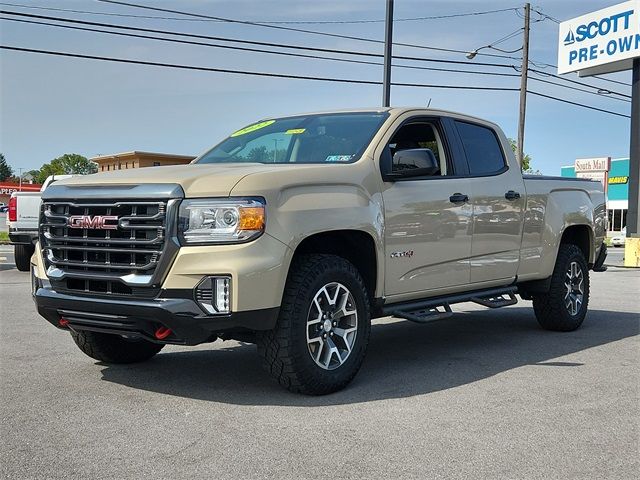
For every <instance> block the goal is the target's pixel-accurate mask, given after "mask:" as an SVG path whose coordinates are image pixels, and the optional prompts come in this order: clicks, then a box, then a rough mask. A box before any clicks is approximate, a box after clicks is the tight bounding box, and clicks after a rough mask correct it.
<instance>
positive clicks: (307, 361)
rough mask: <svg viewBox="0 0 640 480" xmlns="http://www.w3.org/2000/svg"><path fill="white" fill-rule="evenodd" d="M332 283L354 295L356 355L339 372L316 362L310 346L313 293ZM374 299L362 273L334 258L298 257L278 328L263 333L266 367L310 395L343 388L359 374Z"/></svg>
mask: <svg viewBox="0 0 640 480" xmlns="http://www.w3.org/2000/svg"><path fill="white" fill-rule="evenodd" d="M329 282H339V283H340V284H342V285H344V286H345V287H346V288H347V289H348V290H349V291H350V292H351V294H352V296H353V299H354V301H355V308H356V311H357V330H356V337H355V340H354V344H353V346H352V349H351V353H350V354H349V356H348V357H347V358H346V360H345V361H344V363H343V364H342V365H340V366H339V367H338V368H336V369H334V370H325V369H323V368H322V367H320V366H319V365H317V364H316V363H315V362H314V360H313V359H312V358H311V355H310V353H309V347H308V346H307V333H306V332H307V330H306V329H307V328H308V326H307V316H308V314H309V310H310V308H311V302H312V301H313V298H314V295H315V294H316V293H317V292H318V290H319V289H321V288H322V287H323V286H324V285H326V284H327V283H329ZM368 298H369V296H368V295H367V290H366V288H365V285H364V282H363V280H362V277H361V276H360V273H359V272H358V270H357V269H356V268H355V267H354V266H353V265H352V264H351V263H349V262H348V261H347V260H345V259H343V258H341V257H338V256H335V255H319V254H309V255H300V256H298V257H297V258H295V259H294V261H293V263H292V265H291V269H290V271H289V276H288V278H287V283H286V286H285V291H284V295H283V299H282V305H281V307H280V314H279V317H278V322H277V324H276V327H275V329H273V330H270V331H267V332H261V333H260V334H259V335H258V339H257V343H258V353H259V354H260V356H261V357H262V359H263V365H264V368H265V369H266V370H267V371H268V372H269V373H270V374H271V376H273V377H274V378H275V379H276V380H277V381H278V382H279V383H280V385H282V386H283V387H285V388H286V389H288V390H290V391H292V392H295V393H303V394H307V395H325V394H328V393H332V392H336V391H338V390H341V389H342V388H344V387H345V386H346V385H347V384H348V383H349V382H351V380H353V378H354V377H355V376H356V374H357V373H358V370H359V369H360V366H361V365H362V361H363V360H364V356H365V352H366V349H367V345H368V343H369V335H370V332H371V313H370V308H369V300H368Z"/></svg>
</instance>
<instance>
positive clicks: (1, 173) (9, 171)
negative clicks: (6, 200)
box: [0, 153, 13, 182]
mask: <svg viewBox="0 0 640 480" xmlns="http://www.w3.org/2000/svg"><path fill="white" fill-rule="evenodd" d="M11 177H13V168H11V166H10V165H9V164H8V163H7V160H6V159H5V158H4V155H3V154H2V153H0V182H4V181H5V180H7V179H8V178H11Z"/></svg>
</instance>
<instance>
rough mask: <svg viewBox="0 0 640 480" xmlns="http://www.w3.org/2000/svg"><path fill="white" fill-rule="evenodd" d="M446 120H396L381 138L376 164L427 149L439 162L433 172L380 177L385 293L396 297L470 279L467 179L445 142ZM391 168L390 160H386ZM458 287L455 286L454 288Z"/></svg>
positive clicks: (442, 288)
mask: <svg viewBox="0 0 640 480" xmlns="http://www.w3.org/2000/svg"><path fill="white" fill-rule="evenodd" d="M448 128H451V126H450V124H449V123H448V122H447V119H440V118H433V117H428V118H425V117H409V118H405V119H404V121H403V120H402V117H401V119H400V120H399V121H398V124H397V126H396V128H395V130H392V133H391V134H390V137H388V139H387V140H386V142H385V144H384V146H383V150H382V152H381V155H380V159H381V162H387V164H388V162H389V161H390V160H393V155H394V154H395V153H396V152H398V151H401V150H404V149H415V148H428V149H430V150H431V151H432V152H433V154H434V156H435V157H436V160H437V162H438V165H439V167H440V168H439V170H438V171H437V172H436V173H434V174H433V175H430V176H426V177H419V178H418V177H417V178H411V177H408V178H394V179H386V181H384V180H385V179H383V194H382V196H383V201H384V210H385V295H386V296H387V297H388V298H389V297H393V296H394V295H395V296H399V297H400V295H401V294H403V295H402V296H401V298H398V300H402V299H410V298H411V297H415V298H418V297H420V296H421V295H422V294H423V293H424V292H431V291H433V292H434V293H438V292H440V291H442V292H443V293H446V292H447V291H455V290H456V287H460V286H462V285H467V284H468V283H469V281H470V263H469V257H470V256H471V238H472V235H471V234H472V228H471V226H472V223H471V222H472V213H473V209H472V206H471V204H470V202H469V199H466V200H465V195H467V194H468V192H469V180H468V179H467V178H463V177H462V176H461V175H465V174H466V172H465V171H461V169H462V168H464V167H463V166H460V165H456V164H455V162H454V161H453V160H454V159H453V155H452V148H451V147H450V146H449V145H448V144H447V142H446V141H445V139H446V136H445V135H446V130H447V129H448ZM391 165H392V168H393V165H394V163H393V161H391ZM459 289H460V288H458V290H459Z"/></svg>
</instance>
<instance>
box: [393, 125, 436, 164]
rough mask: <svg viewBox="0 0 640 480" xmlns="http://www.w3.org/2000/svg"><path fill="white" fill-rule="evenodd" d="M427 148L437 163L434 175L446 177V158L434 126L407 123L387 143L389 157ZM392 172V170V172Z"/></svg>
mask: <svg viewBox="0 0 640 480" xmlns="http://www.w3.org/2000/svg"><path fill="white" fill-rule="evenodd" d="M414 148H428V149H430V150H431V151H432V152H433V155H434V156H435V157H436V160H437V161H438V165H439V166H440V170H439V171H438V172H437V173H436V174H435V175H447V158H446V155H445V150H444V147H443V145H442V140H441V139H440V134H439V133H438V130H437V129H436V128H435V126H434V125H433V124H431V123H428V122H415V123H413V122H412V123H407V124H405V125H403V126H402V127H400V129H399V130H398V131H397V132H396V133H395V134H394V135H393V137H392V138H391V140H390V141H389V151H390V152H391V157H393V155H394V154H395V153H396V152H399V151H401V150H409V149H414ZM392 171H393V170H392Z"/></svg>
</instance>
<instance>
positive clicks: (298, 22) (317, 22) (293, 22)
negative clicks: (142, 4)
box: [0, 2, 517, 25]
mask: <svg viewBox="0 0 640 480" xmlns="http://www.w3.org/2000/svg"><path fill="white" fill-rule="evenodd" d="M0 5H5V6H9V7H20V8H31V9H36V10H50V11H56V12H68V13H78V14H83V15H104V16H112V17H127V18H142V19H156V20H178V21H187V22H223V21H224V20H214V19H209V18H183V17H162V16H157V15H134V14H125V13H111V12H95V11H87V10H75V9H70V8H55V7H42V6H36V5H24V4H20V3H5V2H0ZM514 10H516V11H517V8H515V7H512V8H500V9H496V10H485V11H480V12H466V13H452V14H448V15H431V16H426V17H407V18H396V19H394V20H393V21H394V22H413V21H422V20H440V19H447V18H457V17H471V16H480V15H489V14H493V13H501V12H509V11H514ZM259 23H264V24H274V25H333V24H360V23H384V19H379V20H308V21H305V20H289V21H287V20H279V21H273V20H260V21H259Z"/></svg>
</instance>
